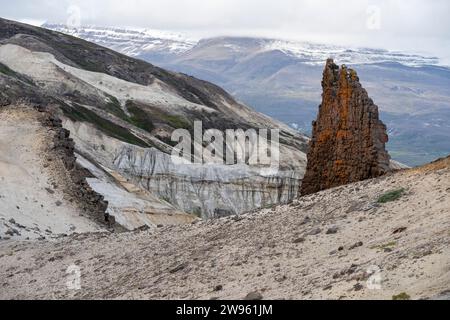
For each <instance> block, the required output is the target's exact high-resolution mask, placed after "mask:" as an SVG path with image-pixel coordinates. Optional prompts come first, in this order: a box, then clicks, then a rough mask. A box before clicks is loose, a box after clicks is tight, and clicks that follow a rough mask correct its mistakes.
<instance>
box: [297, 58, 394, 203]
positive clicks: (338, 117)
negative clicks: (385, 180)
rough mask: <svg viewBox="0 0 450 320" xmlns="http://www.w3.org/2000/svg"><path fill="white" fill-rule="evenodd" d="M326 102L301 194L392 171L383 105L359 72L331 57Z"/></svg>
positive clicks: (315, 129)
mask: <svg viewBox="0 0 450 320" xmlns="http://www.w3.org/2000/svg"><path fill="white" fill-rule="evenodd" d="M322 88H323V94H322V104H321V105H320V106H319V114H318V116H317V120H316V121H314V122H313V137H312V140H311V142H310V148H309V151H308V165H307V169H306V174H305V177H304V179H303V184H302V190H301V194H302V195H306V194H311V193H315V192H318V191H321V190H325V189H329V188H333V187H337V186H340V185H344V184H348V183H352V182H356V181H361V180H365V179H369V178H374V177H377V176H380V175H383V174H385V173H386V172H387V171H389V161H390V157H389V154H388V153H387V151H386V149H385V144H386V142H387V141H388V136H387V133H386V126H385V125H384V124H383V122H381V120H380V119H379V117H378V107H377V106H376V105H375V104H374V103H373V101H372V99H370V98H369V96H368V94H367V91H366V90H365V89H364V88H363V87H362V86H361V84H360V83H359V78H358V75H357V74H356V71H354V70H352V69H349V68H347V67H346V66H345V65H343V66H342V67H341V68H339V67H338V66H337V65H336V64H335V63H334V61H333V60H332V59H328V60H327V63H326V66H325V70H324V72H323V81H322Z"/></svg>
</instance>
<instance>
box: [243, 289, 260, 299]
mask: <svg viewBox="0 0 450 320" xmlns="http://www.w3.org/2000/svg"><path fill="white" fill-rule="evenodd" d="M262 299H263V296H262V294H261V293H259V292H258V291H255V292H250V293H249V294H248V295H247V296H246V297H245V298H244V300H249V301H259V300H262Z"/></svg>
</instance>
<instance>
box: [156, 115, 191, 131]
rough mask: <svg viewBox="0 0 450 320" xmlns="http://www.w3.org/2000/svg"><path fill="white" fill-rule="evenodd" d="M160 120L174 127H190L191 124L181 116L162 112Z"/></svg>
mask: <svg viewBox="0 0 450 320" xmlns="http://www.w3.org/2000/svg"><path fill="white" fill-rule="evenodd" d="M161 120H163V121H165V122H167V124H168V125H169V126H171V127H172V128H175V129H187V130H189V129H191V124H190V123H189V122H188V121H186V120H184V119H183V117H181V116H177V115H171V114H162V115H161Z"/></svg>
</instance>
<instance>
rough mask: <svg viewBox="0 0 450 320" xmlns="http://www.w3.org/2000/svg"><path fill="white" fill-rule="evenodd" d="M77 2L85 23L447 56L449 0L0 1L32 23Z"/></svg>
mask: <svg viewBox="0 0 450 320" xmlns="http://www.w3.org/2000/svg"><path fill="white" fill-rule="evenodd" d="M73 5H75V6H77V7H79V8H80V11H81V23H82V24H94V25H103V26H105V25H108V26H134V27H147V28H156V29H165V30H179V31H186V32H189V33H193V34H195V35H197V36H199V37H210V36H216V35H252V36H254V35H257V36H269V37H281V38H291V39H307V40H316V41H317V42H331V43H339V44H348V45H357V46H371V47H384V48H392V49H404V50H415V51H429V52H433V53H436V54H438V55H440V56H442V57H444V58H450V45H449V44H447V43H450V41H448V40H449V38H450V19H448V16H449V14H450V2H449V1H447V0H433V1H426V0H346V1H338V0H270V1H269V0H147V1H144V0H128V1H120V0H72V1H71V0H62V1H61V0H59V1H56V0H44V1H42V0H39V1H37V0H36V1H33V0H28V1H26V0H15V1H9V0H0V7H1V8H2V15H3V16H4V17H7V18H12V19H17V20H23V19H28V21H29V20H38V21H50V22H61V23H66V21H67V20H68V19H69V16H70V15H69V13H68V12H67V11H68V8H69V7H70V6H73ZM372 9H374V10H372ZM378 12H379V18H380V20H379V22H378V21H375V22H374V20H373V19H375V20H377V18H378ZM369 19H372V20H369ZM368 23H369V28H368ZM378 26H379V28H378ZM449 60H450V59H449Z"/></svg>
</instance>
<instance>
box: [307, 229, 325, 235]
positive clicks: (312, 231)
mask: <svg viewBox="0 0 450 320" xmlns="http://www.w3.org/2000/svg"><path fill="white" fill-rule="evenodd" d="M321 232H322V229H320V228H315V229H312V230H311V231H310V232H308V233H307V235H308V236H315V235H318V234H320V233H321Z"/></svg>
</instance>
